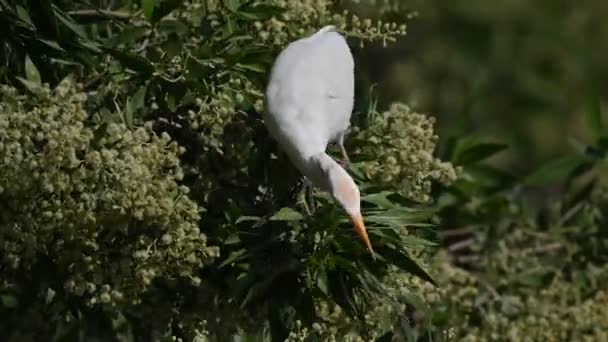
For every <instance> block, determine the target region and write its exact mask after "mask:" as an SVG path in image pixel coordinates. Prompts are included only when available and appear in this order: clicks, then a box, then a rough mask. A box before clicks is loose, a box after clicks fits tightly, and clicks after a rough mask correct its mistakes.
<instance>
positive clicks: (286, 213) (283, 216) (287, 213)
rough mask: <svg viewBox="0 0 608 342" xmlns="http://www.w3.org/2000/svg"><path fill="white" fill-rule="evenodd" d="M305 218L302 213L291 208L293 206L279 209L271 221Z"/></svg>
mask: <svg viewBox="0 0 608 342" xmlns="http://www.w3.org/2000/svg"><path fill="white" fill-rule="evenodd" d="M303 218H304V216H303V215H302V214H300V213H299V212H297V211H295V210H293V209H291V208H287V207H285V208H282V209H281V210H279V211H277V212H276V213H275V214H274V215H272V217H270V220H271V221H300V220H302V219H303Z"/></svg>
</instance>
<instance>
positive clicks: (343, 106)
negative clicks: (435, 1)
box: [264, 26, 373, 255]
mask: <svg viewBox="0 0 608 342" xmlns="http://www.w3.org/2000/svg"><path fill="white" fill-rule="evenodd" d="M354 93H355V76H354V61H353V56H352V54H351V52H350V49H349V48H348V45H347V44H346V40H345V39H344V37H342V36H341V35H340V34H339V33H338V32H336V30H335V28H334V27H333V26H326V27H324V28H322V29H321V30H319V31H318V32H317V33H315V34H313V35H312V36H310V37H306V38H302V39H299V40H297V41H295V42H293V43H291V44H289V46H287V48H285V50H283V51H282V52H281V53H280V54H279V56H278V57H277V59H276V61H275V63H274V65H273V67H272V71H271V73H270V80H269V82H268V86H267V88H266V94H265V95H266V96H265V99H266V111H265V114H264V122H265V124H266V127H268V131H269V132H270V134H271V135H272V136H273V137H274V138H275V139H276V140H277V142H278V143H279V145H280V146H281V148H282V149H283V151H285V152H286V153H287V155H289V158H290V159H291V161H292V163H294V164H295V166H296V167H297V168H298V169H299V170H300V172H302V174H303V175H304V176H306V178H308V179H309V180H310V181H311V182H312V184H313V185H315V186H317V187H320V188H322V189H323V190H326V191H329V193H330V194H331V195H332V196H333V197H334V198H335V199H336V201H337V202H338V203H339V204H340V205H341V206H342V207H343V208H344V209H345V210H346V213H347V214H348V215H349V216H350V218H351V221H352V222H353V226H354V228H355V231H356V232H357V234H358V235H359V237H360V238H361V239H362V241H363V242H364V243H365V245H366V246H367V248H368V250H369V251H370V252H371V253H372V255H373V249H372V246H371V243H370V241H369V237H368V236H367V231H366V229H365V225H364V223H363V217H362V215H361V210H360V209H361V208H360V203H359V202H360V196H359V189H358V188H357V185H356V184H355V182H354V180H353V179H352V178H351V177H350V176H349V174H348V172H346V170H345V169H344V168H343V167H342V166H340V165H339V164H338V163H337V162H336V161H335V160H333V159H332V158H331V157H330V156H329V155H327V153H325V150H326V149H327V144H328V143H329V142H330V141H337V142H338V144H339V145H340V147H341V149H342V153H343V155H344V157H345V159H348V157H347V156H346V151H345V149H344V146H343V144H342V140H343V137H344V133H345V131H346V130H347V129H348V126H349V123H350V116H351V113H352V110H353V102H354Z"/></svg>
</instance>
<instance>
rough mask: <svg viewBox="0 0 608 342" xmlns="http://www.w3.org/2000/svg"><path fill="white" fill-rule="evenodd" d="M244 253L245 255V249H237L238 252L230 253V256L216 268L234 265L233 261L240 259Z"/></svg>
mask: <svg viewBox="0 0 608 342" xmlns="http://www.w3.org/2000/svg"><path fill="white" fill-rule="evenodd" d="M245 253H247V250H246V249H239V250H238V251H234V252H231V253H230V255H228V257H227V258H226V260H224V261H223V262H222V263H221V264H220V265H219V266H218V268H222V267H225V266H227V265H230V264H232V263H234V262H235V261H237V260H238V259H240V258H241V257H242V256H243V255H245Z"/></svg>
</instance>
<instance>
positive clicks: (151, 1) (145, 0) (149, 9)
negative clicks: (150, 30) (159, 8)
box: [141, 0, 156, 22]
mask: <svg viewBox="0 0 608 342" xmlns="http://www.w3.org/2000/svg"><path fill="white" fill-rule="evenodd" d="M154 6H156V0H141V9H142V11H143V12H144V16H145V17H146V19H148V21H150V22H151V21H152V17H153V15H154Z"/></svg>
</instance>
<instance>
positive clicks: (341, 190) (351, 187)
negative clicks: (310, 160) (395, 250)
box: [320, 154, 374, 255]
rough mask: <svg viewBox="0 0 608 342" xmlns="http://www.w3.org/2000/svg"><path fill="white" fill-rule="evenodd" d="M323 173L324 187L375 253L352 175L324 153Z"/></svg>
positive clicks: (322, 160)
mask: <svg viewBox="0 0 608 342" xmlns="http://www.w3.org/2000/svg"><path fill="white" fill-rule="evenodd" d="M320 164H321V165H320V166H321V171H322V174H323V176H324V177H323V178H324V182H323V183H325V184H324V185H325V186H324V187H325V188H326V190H327V191H329V193H330V194H331V195H332V196H333V197H334V198H335V199H336V201H337V202H338V203H339V204H340V206H342V208H344V210H345V211H346V213H347V214H348V216H349V218H350V221H351V222H352V224H353V227H354V230H355V232H356V233H357V235H358V236H359V238H360V239H361V241H363V243H364V244H365V247H367V249H368V250H369V252H370V253H372V255H374V250H373V249H372V244H371V242H370V241H369V237H368V235H367V230H366V229H365V223H364V222H363V215H362V214H361V205H360V196H359V188H358V187H357V184H355V181H354V180H353V179H352V177H351V176H350V175H349V174H348V172H346V170H344V168H343V167H342V166H340V164H338V163H337V162H336V161H334V160H333V159H331V158H330V157H329V156H327V155H326V154H324V156H323V157H322V158H321V162H320Z"/></svg>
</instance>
